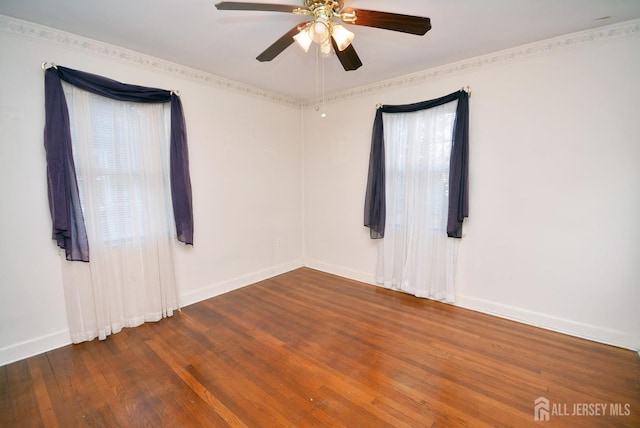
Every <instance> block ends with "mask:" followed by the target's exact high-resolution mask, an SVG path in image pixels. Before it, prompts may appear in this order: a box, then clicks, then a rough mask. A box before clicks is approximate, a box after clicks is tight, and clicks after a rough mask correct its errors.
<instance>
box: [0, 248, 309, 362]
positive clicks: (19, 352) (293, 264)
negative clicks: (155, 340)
mask: <svg viewBox="0 0 640 428" xmlns="http://www.w3.org/2000/svg"><path fill="white" fill-rule="evenodd" d="M300 267H302V260H293V261H290V262H288V263H284V264H281V265H278V266H272V267H269V268H267V269H262V270H260V271H257V272H253V273H251V274H248V275H243V276H241V277H238V278H233V279H230V280H227V281H223V282H220V283H217V284H212V285H210V286H208V287H204V288H201V289H199V290H196V291H192V292H190V293H186V294H183V295H180V305H181V306H182V307H185V306H188V305H191V304H194V303H197V302H201V301H203V300H206V299H209V298H211V297H215V296H218V295H220V294H223V293H227V292H229V291H232V290H235V289H238V288H241V287H245V286H247V285H251V284H253V283H255V282H258V281H262V280H265V279H267V278H271V277H274V276H277V275H280V274H283V273H286V272H289V271H291V270H294V269H297V268H300ZM69 344H71V336H70V335H69V330H62V331H59V332H56V333H52V334H49V335H47V336H42V337H38V338H35V339H32V340H28V341H25V342H21V343H17V344H15V345H11V346H8V347H6V348H2V349H0V366H4V365H6V364H10V363H13V362H15V361H19V360H22V359H25V358H29V357H33V356H35V355H39V354H42V353H43V352H48V351H51V350H53V349H56V348H60V347H63V346H66V345H69Z"/></svg>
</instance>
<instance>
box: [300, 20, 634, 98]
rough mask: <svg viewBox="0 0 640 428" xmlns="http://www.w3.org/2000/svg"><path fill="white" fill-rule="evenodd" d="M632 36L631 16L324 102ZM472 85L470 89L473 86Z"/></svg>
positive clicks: (340, 94)
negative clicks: (623, 20) (617, 21)
mask: <svg viewBox="0 0 640 428" xmlns="http://www.w3.org/2000/svg"><path fill="white" fill-rule="evenodd" d="M633 36H640V19H634V20H631V21H625V22H621V23H617V24H611V25H607V26H603V27H598V28H593V29H590V30H585V31H580V32H576V33H571V34H566V35H563V36H559V37H554V38H551V39H546V40H541V41H537V42H533V43H528V44H526V45H521V46H516V47H514V48H509V49H504V50H501V51H497V52H492V53H489V54H486V55H481V56H477V57H473V58H467V59H464V60H462V61H458V62H453V63H449V64H445V65H442V66H439V67H432V68H428V69H426V70H422V71H419V72H416V73H411V74H406V75H404V76H399V77H394V78H392V79H389V80H383V81H380V82H376V83H373V84H371V85H364V86H359V87H355V88H351V89H347V90H345V91H342V92H335V93H333V94H328V95H326V96H325V97H324V102H325V103H329V102H333V101H342V100H345V99H349V98H354V97H358V96H362V95H370V94H374V93H376V92H382V91H387V90H389V89H396V88H401V87H405V86H411V85H416V84H420V83H423V82H425V81H428V80H432V79H440V78H442V77H445V76H448V75H452V74H456V73H459V72H467V71H470V70H480V69H484V68H487V67H491V66H494V65H499V64H504V63H510V62H513V61H519V60H522V59H525V58H529V57H533V56H537V55H542V54H547V53H550V52H555V51H559V50H564V49H570V48H574V47H576V46H581V45H586V44H590V43H597V42H603V41H606V40H614V39H618V38H622V37H633ZM471 89H472V90H473V88H471ZM318 102H319V100H318V99H316V98H314V99H308V100H305V101H304V106H305V107H309V106H312V105H314V104H317V103H318Z"/></svg>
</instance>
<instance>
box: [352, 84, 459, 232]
mask: <svg viewBox="0 0 640 428" xmlns="http://www.w3.org/2000/svg"><path fill="white" fill-rule="evenodd" d="M455 100H458V105H457V110H456V120H455V123H454V125H453V145H452V147H451V158H450V165H449V210H448V218H447V236H449V237H450V238H462V222H463V220H464V219H465V218H466V217H469V186H468V182H469V94H467V92H465V91H458V92H454V93H452V94H449V95H446V96H444V97H441V98H437V99H434V100H429V101H422V102H419V103H414V104H404V105H383V106H381V107H380V108H378V109H377V111H376V116H375V119H374V122H373V133H372V137H371V152H370V154H369V175H368V179H367V191H366V195H365V204H364V225H365V226H366V227H368V228H369V233H370V236H371V239H379V238H384V227H385V221H386V207H385V204H386V199H385V157H384V124H383V120H382V113H409V112H414V111H418V110H425V109H429V108H433V107H437V106H440V105H443V104H446V103H450V102H452V101H455Z"/></svg>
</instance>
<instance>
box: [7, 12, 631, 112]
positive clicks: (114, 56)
mask: <svg viewBox="0 0 640 428" xmlns="http://www.w3.org/2000/svg"><path fill="white" fill-rule="evenodd" d="M0 33H5V34H9V35H13V36H18V37H23V38H29V39H39V40H41V41H46V42H49V43H56V44H61V45H65V46H67V47H69V48H73V49H78V50H82V51H85V52H86V53H89V54H93V55H100V56H104V57H107V58H109V59H111V60H114V61H117V62H121V63H127V64H130V65H134V66H138V67H144V68H147V69H152V70H153V71H157V72H162V73H165V74H171V75H175V76H178V77H181V78H186V79H190V80H194V81H196V82H199V83H202V84H205V85H209V86H213V87H216V88H222V89H227V90H231V91H234V92H239V93H242V94H244V95H249V96H253V97H257V98H262V99H267V100H270V101H273V102H276V103H280V104H285V105H289V106H292V107H308V106H310V105H313V104H314V103H317V102H318V100H317V99H308V100H304V101H303V100H299V99H295V98H291V97H288V96H286V95H282V94H278V93H275V92H271V91H267V90H264V89H260V88H256V87H252V86H249V85H247V84H244V83H241V82H236V81H234V80H230V79H225V78H223V77H220V76H216V75H213V74H210V73H206V72H204V71H200V70H196V69H193V68H190V67H186V66H183V65H179V64H176V63H172V62H169V61H166V60H163V59H160V58H156V57H152V56H149V55H145V54H141V53H139V52H135V51H132V50H129V49H126V48H123V47H119V46H114V45H110V44H108V43H104V42H100V41H97V40H92V39H89V38H86V37H82V36H78V35H76V34H72V33H67V32H65V31H61V30H57V29H54V28H50V27H45V26H43V25H39V24H35V23H32V22H28V21H23V20H20V19H16V18H11V17H8V16H5V15H0ZM638 35H640V19H634V20H631V21H625V22H621V23H617V24H611V25H607V26H603V27H598V28H593V29H590V30H585V31H580V32H576V33H571V34H567V35H563V36H559V37H554V38H551V39H546V40H542V41H538V42H533V43H529V44H526V45H521V46H517V47H514V48H510V49H504V50H501V51H497V52H493V53H490V54H486V55H481V56H477V57H474V58H469V59H465V60H462V61H458V62H454V63H450V64H446V65H443V66H439V67H432V68H429V69H426V70H423V71H419V72H417V73H412V74H407V75H404V76H399V77H395V78H392V79H389V80H384V81H380V82H376V83H373V84H370V85H364V86H360V87H356V88H352V89H347V90H345V91H342V92H336V93H333V94H328V95H326V96H325V102H332V101H339V100H344V99H348V98H353V97H358V96H361V95H367V94H371V93H376V92H381V91H386V90H388V89H393V88H400V87H404V86H408V85H414V84H417V83H422V82H424V81H426V80H430V79H434V78H441V77H443V76H447V75H450V74H454V73H458V72H464V71H469V70H474V69H481V68H485V67H487V66H492V65H494V64H502V63H508V62H511V61H518V60H521V59H523V58H527V57H531V56H535V55H540V54H545V53H548V52H553V51H558V50H561V49H570V48H573V47H575V46H580V45H585V44H589V43H597V42H602V41H605V40H611V39H618V38H621V37H631V36H638ZM42 60H43V61H53V62H55V58H43V59H42ZM34 66H35V65H34ZM38 66H39V64H38Z"/></svg>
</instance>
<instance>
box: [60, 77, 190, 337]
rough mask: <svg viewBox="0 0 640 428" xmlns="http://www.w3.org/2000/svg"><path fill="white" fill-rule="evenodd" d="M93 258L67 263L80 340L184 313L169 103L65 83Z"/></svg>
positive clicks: (68, 294) (73, 323)
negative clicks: (176, 254)
mask: <svg viewBox="0 0 640 428" xmlns="http://www.w3.org/2000/svg"><path fill="white" fill-rule="evenodd" d="M64 90H65V96H66V98H67V105H68V108H69V116H70V124H71V132H72V142H73V152H74V154H73V156H74V162H75V166H76V173H77V177H78V187H79V191H80V199H81V204H82V211H83V214H84V217H85V224H86V227H87V235H88V240H89V248H90V260H91V261H90V262H89V263H82V262H68V261H66V260H64V261H63V262H62V263H63V282H64V287H65V298H66V305H67V313H68V318H69V324H70V329H71V337H72V341H73V342H74V343H79V342H82V341H86V340H92V339H94V338H95V337H98V338H100V339H105V338H106V336H108V335H109V334H111V333H117V332H119V331H120V330H121V329H122V328H123V327H134V326H137V325H140V324H142V323H143V322H146V321H158V320H160V319H161V318H163V317H166V316H171V315H172V314H173V311H174V310H177V309H179V306H178V292H177V286H176V280H175V273H174V265H173V253H172V247H173V241H174V239H175V230H174V229H175V225H174V224H173V221H172V219H173V215H172V210H171V193H170V183H169V126H170V117H169V114H168V108H166V107H165V104H142V103H128V102H121V101H113V100H110V99H107V98H104V97H101V96H99V95H94V94H91V93H89V92H86V91H83V90H80V89H78V88H76V87H74V86H71V85H68V84H64Z"/></svg>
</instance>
